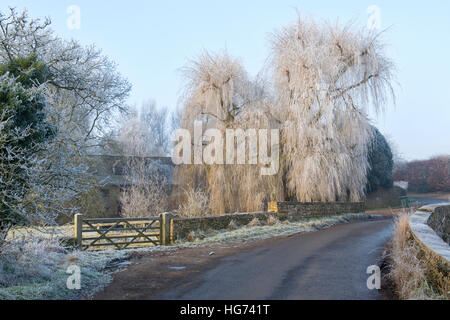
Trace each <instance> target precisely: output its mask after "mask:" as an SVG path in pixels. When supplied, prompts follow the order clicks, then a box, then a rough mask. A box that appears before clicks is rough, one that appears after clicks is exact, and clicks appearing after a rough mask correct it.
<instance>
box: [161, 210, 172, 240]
mask: <svg viewBox="0 0 450 320" xmlns="http://www.w3.org/2000/svg"><path fill="white" fill-rule="evenodd" d="M171 220H172V214H170V213H168V212H164V213H161V214H160V215H159V239H160V241H161V245H162V246H167V245H169V244H170V221H171Z"/></svg>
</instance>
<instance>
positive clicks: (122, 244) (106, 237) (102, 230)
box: [74, 213, 172, 250]
mask: <svg viewBox="0 0 450 320" xmlns="http://www.w3.org/2000/svg"><path fill="white" fill-rule="evenodd" d="M170 221H171V215H170V214H169V213H163V214H160V215H159V217H152V218H98V219H84V218H83V215H82V214H77V215H75V221H74V233H75V243H76V246H77V247H78V248H80V249H81V250H87V249H105V248H110V247H113V248H116V249H125V248H133V247H143V246H157V245H168V244H170V242H171V239H172V236H171V228H170V224H171V223H170Z"/></svg>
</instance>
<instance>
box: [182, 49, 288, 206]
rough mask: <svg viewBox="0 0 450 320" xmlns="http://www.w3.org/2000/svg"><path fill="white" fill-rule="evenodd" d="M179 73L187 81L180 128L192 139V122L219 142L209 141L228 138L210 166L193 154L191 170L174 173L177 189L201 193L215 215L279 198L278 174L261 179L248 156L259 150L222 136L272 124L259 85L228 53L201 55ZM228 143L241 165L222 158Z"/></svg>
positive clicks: (195, 144)
mask: <svg viewBox="0 0 450 320" xmlns="http://www.w3.org/2000/svg"><path fill="white" fill-rule="evenodd" d="M184 74H185V76H186V78H187V80H188V81H187V86H186V92H185V96H184V100H183V101H184V112H183V118H182V125H181V126H182V127H183V128H186V129H188V130H189V131H190V132H191V136H192V137H194V136H195V133H194V131H195V128H194V123H195V121H197V123H201V128H200V129H201V131H202V132H207V130H208V129H212V128H213V129H216V130H217V131H216V132H218V133H220V137H214V138H215V139H220V138H222V139H223V141H225V137H227V141H225V142H224V143H222V145H221V150H215V151H214V152H213V153H214V154H215V156H214V158H215V159H213V161H212V163H211V162H210V163H205V162H204V161H198V160H197V159H195V155H194V157H193V163H194V164H193V165H183V166H181V167H180V168H178V171H177V177H178V181H179V182H181V185H184V186H189V187H190V188H194V189H196V188H199V187H201V188H204V189H205V190H206V191H207V193H208V195H209V206H210V209H211V211H212V212H214V213H224V212H235V211H239V210H246V211H254V210H259V209H260V208H261V204H262V202H263V201H264V200H266V201H267V200H270V199H273V198H282V197H283V195H282V194H281V192H282V190H283V188H282V181H281V175H280V174H276V175H271V176H262V175H261V167H262V166H264V165H263V164H260V163H259V161H257V160H258V159H255V158H254V156H252V155H254V151H255V148H256V149H257V148H258V146H255V145H252V144H251V141H249V140H248V139H244V140H239V139H235V137H232V138H230V137H231V135H229V136H227V130H234V129H241V130H244V131H246V130H247V129H250V130H255V132H256V130H258V129H259V128H263V129H267V128H274V127H275V126H276V125H277V123H276V121H274V119H273V117H272V116H271V114H270V106H271V103H272V99H271V97H270V96H269V95H268V94H267V92H266V90H265V87H264V82H263V81H262V80H261V79H256V80H251V79H249V77H248V74H247V73H246V71H245V70H244V68H243V67H242V65H241V63H240V62H239V61H238V60H236V59H233V58H232V57H230V56H229V55H228V54H227V53H221V54H209V53H206V52H205V53H204V54H202V55H200V56H199V58H198V59H197V60H196V61H193V62H192V63H191V64H190V65H189V66H188V67H186V68H184ZM228 138H229V139H228ZM205 142H206V145H208V141H194V140H193V141H192V145H193V149H194V150H196V148H198V147H200V148H203V145H204V144H205ZM227 143H229V144H231V145H232V146H233V149H234V150H239V147H240V144H243V148H244V150H245V155H244V156H245V159H244V161H241V162H239V161H238V157H239V155H237V154H235V155H233V159H225V158H226V157H229V156H230V155H229V154H227V152H226V149H227V148H226V144H227ZM259 147H261V146H259ZM206 148H208V147H205V151H206ZM194 153H195V151H194ZM236 153H237V152H236ZM249 190H252V192H251V193H249V192H248V191H249Z"/></svg>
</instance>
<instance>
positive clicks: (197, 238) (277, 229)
mask: <svg viewBox="0 0 450 320" xmlns="http://www.w3.org/2000/svg"><path fill="white" fill-rule="evenodd" d="M375 218H380V216H373V215H368V214H365V213H349V214H343V215H339V216H330V217H322V218H310V219H306V220H303V221H298V222H287V221H284V222H280V221H272V220H271V221H270V222H269V223H266V224H265V225H258V224H256V223H255V222H253V221H252V222H250V223H249V224H248V225H246V226H243V227H240V228H237V229H231V228H229V229H228V230H220V231H218V230H208V231H202V230H198V231H196V232H195V231H192V232H191V234H190V236H189V239H186V240H187V241H186V240H183V241H177V243H176V244H177V245H179V246H199V245H204V244H208V243H226V242H245V241H252V240H263V239H268V238H271V237H276V236H283V235H291V234H295V233H302V232H313V231H317V230H321V229H326V228H329V227H332V226H334V225H337V224H342V223H348V222H351V221H359V220H367V219H375Z"/></svg>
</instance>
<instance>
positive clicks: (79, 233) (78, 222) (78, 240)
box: [73, 213, 83, 249]
mask: <svg viewBox="0 0 450 320" xmlns="http://www.w3.org/2000/svg"><path fill="white" fill-rule="evenodd" d="M73 227H74V228H73V229H74V236H75V245H76V247H77V248H79V249H81V244H82V240H83V215H82V214H81V213H78V214H76V215H75V218H74V226H73Z"/></svg>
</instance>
